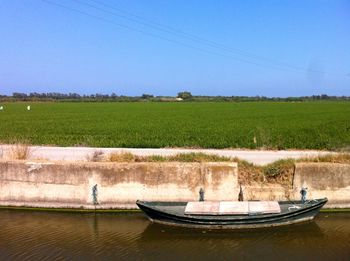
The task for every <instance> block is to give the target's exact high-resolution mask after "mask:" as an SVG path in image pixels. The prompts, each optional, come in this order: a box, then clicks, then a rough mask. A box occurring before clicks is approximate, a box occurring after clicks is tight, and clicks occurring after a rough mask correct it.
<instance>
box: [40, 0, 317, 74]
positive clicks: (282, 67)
mask: <svg viewBox="0 0 350 261" xmlns="http://www.w3.org/2000/svg"><path fill="white" fill-rule="evenodd" d="M42 1H43V2H46V3H47V4H51V5H55V6H58V7H61V8H64V9H67V10H70V11H74V12H77V13H80V14H82V15H85V16H89V17H92V18H94V19H97V20H101V21H104V22H107V23H111V24H113V25H115V26H118V27H121V28H124V29H127V30H131V31H135V32H138V33H142V34H145V35H148V36H151V37H154V38H158V39H162V40H165V41H168V42H172V43H174V44H178V45H181V46H184V47H187V48H191V49H195V50H197V51H200V52H205V53H208V54H212V55H217V56H221V57H225V58H230V59H233V60H236V61H240V62H244V63H249V64H253V65H256V66H260V67H265V68H270V69H274V70H282V71H309V72H314V73H323V72H322V71H317V70H310V69H309V70H308V69H306V68H300V67H295V66H291V65H282V64H268V65H267V64H263V63H259V62H255V61H250V60H246V59H242V58H240V57H236V56H232V55H227V54H222V53H218V52H213V51H211V50H210V51H208V50H206V49H203V48H200V47H196V46H193V45H190V44H187V43H184V42H181V41H178V40H174V39H170V38H168V37H164V36H161V35H158V34H154V33H150V32H147V31H144V30H141V29H138V28H135V27H132V26H129V25H125V24H121V23H116V22H115V21H113V20H110V19H106V18H104V17H100V16H96V15H93V14H90V13H87V12H84V11H81V10H79V9H75V8H71V7H68V6H65V5H62V4H58V3H56V2H53V1H50V0H42ZM73 1H75V2H78V3H80V4H82V5H85V6H88V7H89V8H94V9H96V10H99V11H102V12H104V13H110V14H112V15H114V16H118V17H122V18H124V19H127V20H129V21H133V22H136V23H138V24H142V25H145V26H148V27H150V28H153V29H156V30H158V31H163V32H166V33H171V34H173V35H174V34H176V35H177V36H182V37H183V38H187V39H190V40H192V41H197V42H198V41H199V42H201V43H202V44H203V42H205V43H207V44H206V45H208V46H211V47H214V48H216V49H218V50H221V51H230V52H233V50H234V49H232V48H228V47H225V46H224V45H221V44H218V43H216V42H214V41H210V40H206V39H203V38H200V37H197V36H195V35H191V34H188V33H185V32H182V31H180V30H177V29H173V28H171V27H163V26H162V25H160V24H158V23H155V22H151V21H147V20H146V22H142V21H141V22H140V21H138V20H136V19H133V18H130V17H127V16H125V15H120V14H117V13H115V12H112V11H110V10H106V9H104V8H101V7H98V6H95V5H91V4H89V3H84V2H82V1H80V0H73ZM91 1H93V2H95V3H99V2H98V1H95V0H91ZM99 4H102V3H99ZM102 5H104V6H108V5H106V4H102ZM110 7H111V8H112V9H116V10H118V11H120V10H119V9H117V8H115V7H112V6H110ZM121 11H122V10H121ZM123 12H124V13H128V12H125V11H123ZM130 14H131V13H130ZM132 16H134V17H136V18H138V19H143V18H141V17H139V16H136V15H132ZM143 20H145V19H143ZM152 24H155V26H154V25H152ZM238 51H240V52H244V51H242V50H239V49H238ZM236 52H237V51H236ZM236 55H237V54H236ZM238 55H242V56H251V57H253V58H254V59H260V60H267V59H265V58H262V57H260V58H259V57H258V56H256V55H251V54H247V53H246V54H238ZM267 61H268V60H267ZM269 62H270V61H269ZM270 63H272V62H270ZM275 63H276V62H275Z"/></svg>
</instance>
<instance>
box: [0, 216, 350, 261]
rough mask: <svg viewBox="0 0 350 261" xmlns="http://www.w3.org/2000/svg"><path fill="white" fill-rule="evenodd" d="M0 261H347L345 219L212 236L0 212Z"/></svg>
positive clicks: (138, 219)
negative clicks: (111, 260) (80, 260)
mask: <svg viewBox="0 0 350 261" xmlns="http://www.w3.org/2000/svg"><path fill="white" fill-rule="evenodd" d="M0 226H1V233H0V260H9V259H11V260H13V259H16V260H39V259H40V260H54V259H75V260H76V259H84V260H91V259H95V260H96V259H98V260H110V259H114V260H242V259H244V260H247V259H248V260H251V259H254V260H257V259H258V260H265V259H269V260H350V213H349V212H346V213H320V214H319V215H318V216H317V218H316V219H315V220H314V221H313V222H311V223H306V224H300V225H293V226H287V227H280V228H273V229H259V230H254V231H209V230H193V229H181V228H173V227H167V226H162V225H156V224H151V223H150V222H149V221H148V220H147V219H146V218H145V216H144V215H143V214H142V213H123V214H102V213H101V214H96V215H95V214H76V213H53V212H31V211H14V210H0Z"/></svg>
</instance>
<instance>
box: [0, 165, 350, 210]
mask: <svg viewBox="0 0 350 261" xmlns="http://www.w3.org/2000/svg"><path fill="white" fill-rule="evenodd" d="M237 172H238V171H237V164H236V163H228V162H223V163H178V162H177V163H176V162H172V163H93V162H80V163H79V162H70V163H69V162H26V161H0V205H5V206H27V207H59V208H65V207H66V208H93V207H94V205H93V198H92V187H93V186H94V185H95V184H97V185H98V202H99V205H98V208H135V207H136V205H135V201H136V200H137V199H141V200H159V201H168V200H169V201H187V200H197V199H198V192H199V190H200V188H203V189H204V190H205V198H206V200H237V198H238V192H239V188H238V184H237V182H238V181H237V180H238V177H237ZM301 187H308V194H307V198H309V199H311V198H322V197H327V198H328V199H329V202H328V203H327V205H326V207H328V208H333V207H350V165H349V164H333V163H332V164H330V163H302V164H301V163H298V164H296V168H295V174H294V180H293V187H292V188H288V187H283V186H281V185H278V184H255V185H251V186H244V187H243V189H244V199H245V200H289V199H290V200H293V199H300V193H299V191H300V188H301Z"/></svg>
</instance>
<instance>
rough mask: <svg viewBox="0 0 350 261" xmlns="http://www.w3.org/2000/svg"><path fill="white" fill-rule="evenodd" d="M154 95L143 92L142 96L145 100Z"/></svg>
mask: <svg viewBox="0 0 350 261" xmlns="http://www.w3.org/2000/svg"><path fill="white" fill-rule="evenodd" d="M153 97H154V96H153V95H152V94H146V93H144V94H142V96H141V98H142V99H145V100H147V99H151V98H153Z"/></svg>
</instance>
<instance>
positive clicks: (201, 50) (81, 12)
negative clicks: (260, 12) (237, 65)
mask: <svg viewBox="0 0 350 261" xmlns="http://www.w3.org/2000/svg"><path fill="white" fill-rule="evenodd" d="M41 1H43V2H45V3H47V4H50V5H54V6H58V7H60V8H63V9H67V10H70V11H74V12H77V13H80V14H82V15H85V16H89V17H92V18H94V19H97V20H101V21H104V22H107V23H110V24H113V25H115V26H118V27H121V28H124V29H127V30H131V31H135V32H138V33H142V34H145V35H148V36H151V37H154V38H159V39H162V40H165V41H168V42H171V43H174V44H178V45H181V46H184V47H187V48H191V49H194V50H197V51H200V52H204V53H208V54H212V55H217V56H222V57H225V58H230V59H233V60H236V61H240V62H244V63H250V64H253V65H256V66H262V67H266V68H270V69H275V70H281V68H277V67H273V66H266V65H263V64H260V63H256V62H252V61H248V60H245V59H241V58H238V57H233V56H230V55H225V54H222V53H217V52H213V51H208V50H205V49H203V48H199V47H196V46H193V45H189V44H187V43H183V42H180V41H177V40H173V39H169V38H167V37H163V36H159V35H157V34H153V33H150V32H147V31H144V30H140V29H138V28H134V27H132V26H128V25H124V24H120V23H116V22H115V21H112V20H109V19H106V18H104V17H100V16H96V15H92V14H89V13H87V12H84V11H81V10H78V9H75V8H71V7H68V6H65V5H62V4H59V3H55V2H52V1H50V0H41Z"/></svg>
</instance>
